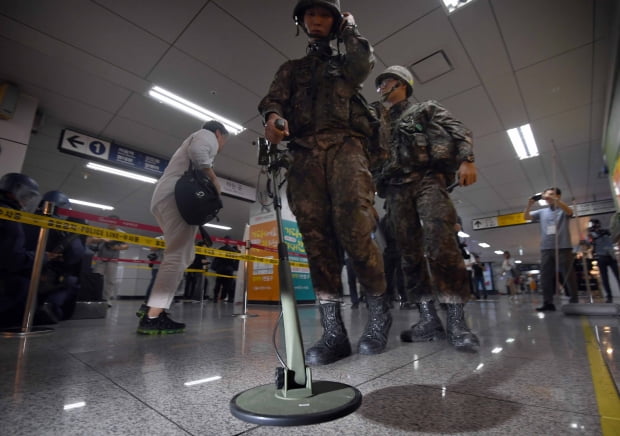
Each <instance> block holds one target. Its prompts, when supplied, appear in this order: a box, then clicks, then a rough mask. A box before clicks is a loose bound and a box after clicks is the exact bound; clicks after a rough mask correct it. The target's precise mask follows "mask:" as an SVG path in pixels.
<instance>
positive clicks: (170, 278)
mask: <svg viewBox="0 0 620 436" xmlns="http://www.w3.org/2000/svg"><path fill="white" fill-rule="evenodd" d="M227 138H228V131H227V130H226V128H225V127H224V125H223V124H222V123H220V122H218V121H207V122H206V123H204V124H203V126H202V128H201V129H200V130H198V131H196V132H194V133H192V134H191V135H189V136H188V137H187V138H186V139H185V140H184V141H183V143H182V144H181V146H180V147H179V148H178V149H177V150H176V151H175V153H174V154H173V155H172V157H171V158H170V162H168V166H167V167H166V169H165V170H164V174H163V175H162V176H161V178H160V179H159V181H158V182H157V185H156V186H155V190H154V191H153V197H152V199H151V213H152V214H153V216H154V217H155V219H156V220H157V223H158V224H159V227H161V229H162V230H163V233H164V239H165V240H166V248H165V250H164V260H163V262H162V263H161V265H160V266H159V271H158V273H157V277H156V278H155V283H154V284H153V289H152V291H151V296H150V297H149V300H148V302H147V307H148V310H147V313H146V315H145V316H142V317H141V318H140V322H139V324H138V329H137V333H139V334H144V335H155V334H168V333H182V332H183V331H184V330H185V324H183V323H180V322H176V321H174V320H172V319H171V318H170V317H169V316H168V313H167V312H166V309H168V308H169V307H170V305H171V304H172V300H173V298H174V293H175V292H176V290H177V288H178V286H179V283H180V282H181V280H182V279H183V273H184V271H185V268H187V266H188V265H189V264H191V263H192V261H193V260H194V254H195V248H194V241H195V237H196V232H197V231H198V226H195V225H190V224H187V223H186V222H185V220H184V219H183V217H182V216H181V214H180V213H179V209H178V207H177V204H176V199H175V196H174V187H175V185H176V182H177V181H178V180H179V179H180V178H181V176H182V175H183V174H184V173H185V171H187V169H188V168H189V166H190V163H191V164H192V166H193V168H196V169H199V170H200V171H202V172H203V173H204V175H205V176H206V177H208V178H209V179H210V180H211V181H212V182H213V184H214V185H215V188H216V189H217V192H218V193H221V191H222V189H221V187H220V183H219V181H218V179H217V176H216V175H215V171H214V170H213V163H214V160H215V156H216V155H217V154H218V153H219V152H220V151H221V150H222V148H223V147H224V144H225V143H226V140H227Z"/></svg>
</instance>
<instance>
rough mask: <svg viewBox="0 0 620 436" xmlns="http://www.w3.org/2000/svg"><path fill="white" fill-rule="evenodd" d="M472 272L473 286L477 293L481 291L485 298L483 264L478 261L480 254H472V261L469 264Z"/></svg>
mask: <svg viewBox="0 0 620 436" xmlns="http://www.w3.org/2000/svg"><path fill="white" fill-rule="evenodd" d="M471 268H472V270H473V272H474V288H475V289H476V290H477V291H478V294H480V292H482V298H483V299H485V300H486V299H487V294H488V293H487V288H486V286H485V285H484V264H483V263H482V262H480V256H478V255H477V254H474V263H473V264H472V266H471Z"/></svg>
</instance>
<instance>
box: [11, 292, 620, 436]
mask: <svg viewBox="0 0 620 436" xmlns="http://www.w3.org/2000/svg"><path fill="white" fill-rule="evenodd" d="M492 298H493V299H492V300H487V301H484V302H482V301H478V302H470V303H469V304H468V305H467V308H466V312H467V316H468V321H469V323H470V325H471V326H472V328H473V330H474V331H475V332H477V333H478V335H479V337H480V339H481V343H482V346H481V349H480V352H479V353H478V354H467V353H458V352H456V351H455V350H454V349H453V348H452V347H451V346H449V345H448V344H447V343H446V342H430V343H422V344H404V343H401V342H400V341H399V340H398V334H399V332H400V331H401V330H403V329H405V328H408V327H409V325H410V324H412V323H413V322H415V321H417V311H404V310H394V311H393V316H394V324H393V327H392V331H391V334H390V343H389V348H388V350H387V352H385V353H383V354H381V355H378V356H361V355H358V354H354V355H353V356H351V357H349V358H347V359H344V360H342V361H339V362H337V363H335V364H332V365H328V366H324V367H319V368H313V369H312V376H313V379H314V380H330V381H338V382H342V383H346V384H348V385H352V386H355V387H356V388H357V389H359V390H360V391H361V392H362V394H363V402H362V405H361V407H360V408H359V409H358V410H357V411H356V412H355V413H353V414H350V415H348V416H346V417H344V418H341V419H338V420H335V421H330V422H326V423H322V424H317V425H311V426H298V427H270V426H258V425H256V424H251V423H246V422H244V421H241V420H239V419H237V418H235V417H234V416H232V414H231V413H230V410H229V403H230V400H231V399H232V398H233V397H234V396H235V394H237V393H240V392H243V391H245V390H247V389H250V388H253V387H255V386H259V385H264V384H268V383H272V380H273V374H274V369H275V368H276V367H277V366H279V364H278V361H277V359H276V357H275V354H274V351H273V345H272V337H273V328H274V325H275V323H276V321H277V319H278V314H279V312H278V310H279V309H278V308H277V307H268V306H249V308H248V312H249V313H252V314H256V315H258V316H257V317H252V318H247V319H245V320H244V319H241V318H239V317H233V316H231V315H232V313H233V312H234V311H236V312H239V311H240V310H241V307H240V306H239V305H236V306H233V305H230V304H224V303H218V304H213V303H206V304H205V305H204V306H202V307H201V305H200V304H188V303H180V304H175V305H174V306H173V308H172V314H173V318H174V319H176V320H183V321H184V322H186V323H187V324H188V329H187V332H186V333H184V334H180V335H169V336H161V337H156V336H151V337H149V336H139V335H137V334H136V333H135V328H136V325H137V318H136V317H135V309H136V308H137V307H138V306H139V303H138V302H137V301H124V300H122V301H118V302H116V304H114V305H113V307H112V308H111V309H110V310H109V312H108V315H107V317H106V319H94V320H72V321H65V322H63V323H61V324H58V325H56V326H55V331H54V333H52V334H50V335H46V336H41V337H30V338H28V339H13V338H0V434H3V435H13V436H16V435H29V436H30V435H62V436H66V435H134V434H135V435H239V434H243V435H250V436H256V435H311V434H312V435H314V434H322V435H332V434H333V435H336V434H337V435H355V436H362V435H401V434H442V435H451V434H475V435H513V434H519V435H568V434H584V435H598V434H602V430H601V424H600V417H599V409H598V406H597V401H596V397H595V392H594V386H593V382H592V376H591V372H590V364H589V360H588V356H587V353H586V347H585V340H584V333H583V327H582V320H581V317H569V316H565V315H563V314H562V312H560V311H558V312H554V313H545V314H544V315H542V314H539V313H537V312H535V311H534V307H536V306H537V305H538V304H539V303H540V300H539V297H538V296H529V295H525V296H522V297H521V301H520V302H518V303H510V302H509V301H508V300H507V298H506V297H505V296H496V297H492ZM343 312H344V317H345V322H346V325H347V328H348V330H349V335H350V337H351V338H352V342H354V343H355V342H356V340H357V338H358V337H359V335H360V333H361V331H362V329H363V327H364V324H365V322H366V310H365V309H362V308H360V309H359V310H352V309H350V307H349V306H345V308H344V311H343ZM442 316H443V315H442ZM299 317H300V322H301V326H302V331H303V336H304V345H305V346H306V347H307V346H309V345H310V344H311V343H312V342H314V340H316V338H317V337H318V336H319V335H320V328H319V324H318V311H317V309H316V307H314V306H306V307H300V308H299ZM589 320H590V322H591V323H592V324H593V325H594V326H595V327H596V330H595V331H596V332H597V334H599V336H600V337H601V338H602V339H604V341H605V344H606V345H605V347H606V350H607V351H606V354H607V364H608V366H609V368H610V370H611V372H612V373H613V374H614V376H615V377H616V380H618V379H620V378H619V377H618V373H619V371H620V370H619V368H618V361H617V357H616V358H615V360H614V357H613V352H611V353H610V352H609V351H608V350H609V349H611V348H614V347H615V350H618V349H619V348H618V346H620V329H619V325H620V321H619V318H618V317H615V318H611V317H610V318H607V317H600V316H599V317H592V318H590V319H589ZM280 334H281V329H280V331H279V332H278V337H280ZM279 343H280V345H279V347H280V349H281V353H284V345H283V341H282V340H279ZM615 353H616V355H617V354H618V351H615ZM215 376H219V377H221V378H220V379H217V380H214V381H211V382H206V383H201V384H197V385H193V386H185V385H184V383H186V382H189V381H193V380H198V379H205V378H208V377H215ZM79 402H84V403H85V404H84V405H83V406H82V407H76V408H73V409H69V410H65V406H66V405H70V404H76V403H79Z"/></svg>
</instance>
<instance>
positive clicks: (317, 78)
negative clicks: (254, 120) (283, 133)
mask: <svg viewBox="0 0 620 436" xmlns="http://www.w3.org/2000/svg"><path fill="white" fill-rule="evenodd" d="M342 39H343V41H344V45H345V48H346V54H336V52H335V50H334V49H333V48H332V47H331V46H330V45H329V42H328V41H317V42H314V43H312V44H310V45H309V46H308V54H307V55H306V56H305V57H303V58H301V59H295V60H290V61H288V62H285V63H284V64H283V65H282V66H281V67H280V68H279V69H278V71H277V73H276V75H275V78H274V80H273V82H272V83H271V86H270V88H269V92H268V93H267V95H266V96H265V97H264V98H263V99H262V100H261V102H260V103H259V105H258V111H259V112H260V113H261V115H263V117H264V118H265V119H266V118H267V117H268V115H269V114H270V113H276V114H278V115H280V116H281V117H283V118H285V119H286V120H287V121H288V124H289V131H290V133H291V137H290V138H289V139H291V140H293V139H296V140H299V139H301V141H299V142H301V143H303V142H304V141H303V139H302V138H307V137H311V136H313V135H314V134H316V133H327V132H330V131H342V132H346V131H351V130H355V131H357V132H358V133H360V134H364V135H366V134H368V133H369V132H365V131H364V130H365V129H366V126H364V124H366V123H365V120H364V117H365V113H364V111H363V110H362V108H360V107H359V105H360V102H359V101H357V99H355V98H353V97H354V96H355V95H356V94H357V93H358V91H359V90H360V89H361V84H362V83H363V82H364V80H366V78H367V77H368V75H369V74H370V71H371V70H372V67H373V66H374V55H373V50H372V47H371V46H370V44H369V43H368V41H367V40H366V39H364V38H362V37H361V36H360V35H359V33H358V32H357V30H356V28H349V27H348V28H346V29H345V30H344V31H343V34H342ZM352 115H353V116H352Z"/></svg>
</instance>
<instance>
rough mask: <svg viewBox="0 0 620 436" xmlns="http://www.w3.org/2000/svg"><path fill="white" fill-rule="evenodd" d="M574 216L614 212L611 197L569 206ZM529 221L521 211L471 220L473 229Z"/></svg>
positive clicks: (519, 223)
mask: <svg viewBox="0 0 620 436" xmlns="http://www.w3.org/2000/svg"><path fill="white" fill-rule="evenodd" d="M571 207H572V208H573V211H574V212H575V216H590V215H597V214H600V213H609V212H615V211H616V209H615V205H614V201H613V199H611V198H610V199H607V200H599V201H591V202H588V203H578V204H574V205H572V206H571ZM529 222H530V221H526V220H525V219H523V212H517V213H510V214H506V215H497V216H490V217H484V218H474V219H472V220H471V227H472V229H473V230H484V229H492V228H495V227H507V226H517V225H521V224H528V223H529Z"/></svg>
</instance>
